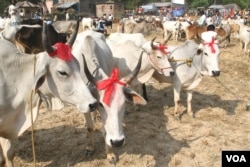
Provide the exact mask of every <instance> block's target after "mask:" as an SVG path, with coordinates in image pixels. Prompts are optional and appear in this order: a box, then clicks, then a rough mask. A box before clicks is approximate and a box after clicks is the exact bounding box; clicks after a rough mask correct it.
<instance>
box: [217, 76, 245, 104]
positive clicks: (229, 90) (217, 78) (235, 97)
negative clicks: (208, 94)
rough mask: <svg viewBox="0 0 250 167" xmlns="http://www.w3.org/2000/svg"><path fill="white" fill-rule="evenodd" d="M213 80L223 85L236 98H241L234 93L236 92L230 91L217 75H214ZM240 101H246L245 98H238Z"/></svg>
mask: <svg viewBox="0 0 250 167" xmlns="http://www.w3.org/2000/svg"><path fill="white" fill-rule="evenodd" d="M215 80H216V81H217V82H218V83H219V84H220V85H221V86H223V87H224V88H225V89H226V90H227V91H228V92H229V93H230V94H231V95H233V96H234V97H235V98H236V99H242V98H241V97H239V96H238V95H236V93H234V92H233V91H231V90H230V89H229V88H228V87H226V86H225V85H224V84H223V83H222V82H221V81H220V80H219V79H218V77H215ZM240 101H242V102H246V100H240Z"/></svg>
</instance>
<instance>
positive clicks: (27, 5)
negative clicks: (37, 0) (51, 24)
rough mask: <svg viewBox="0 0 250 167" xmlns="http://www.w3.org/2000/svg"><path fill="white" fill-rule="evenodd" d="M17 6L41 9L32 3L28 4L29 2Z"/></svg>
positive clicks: (19, 3) (21, 2) (18, 3)
mask: <svg viewBox="0 0 250 167" xmlns="http://www.w3.org/2000/svg"><path fill="white" fill-rule="evenodd" d="M16 6H18V7H19V8H40V6H39V5H36V4H33V3H31V2H28V1H20V2H17V3H16Z"/></svg>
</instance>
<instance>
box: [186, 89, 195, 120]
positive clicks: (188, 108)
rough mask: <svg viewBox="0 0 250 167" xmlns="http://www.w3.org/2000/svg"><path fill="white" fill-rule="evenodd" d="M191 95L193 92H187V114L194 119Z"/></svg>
mask: <svg viewBox="0 0 250 167" xmlns="http://www.w3.org/2000/svg"><path fill="white" fill-rule="evenodd" d="M192 95H193V92H192V91H187V113H188V114H189V115H190V116H191V117H193V118H194V113H193V111H192V104H191V102H192Z"/></svg>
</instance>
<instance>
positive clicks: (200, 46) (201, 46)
mask: <svg viewBox="0 0 250 167" xmlns="http://www.w3.org/2000/svg"><path fill="white" fill-rule="evenodd" d="M202 48H203V44H200V45H199V47H198V49H197V51H196V54H197V55H201V53H202V52H203V50H202Z"/></svg>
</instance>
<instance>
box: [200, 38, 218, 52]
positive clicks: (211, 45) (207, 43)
mask: <svg viewBox="0 0 250 167" xmlns="http://www.w3.org/2000/svg"><path fill="white" fill-rule="evenodd" d="M214 44H218V43H215V42H214V37H212V41H211V42H206V43H203V45H208V46H209V47H210V48H211V52H212V53H215V49H214Z"/></svg>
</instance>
